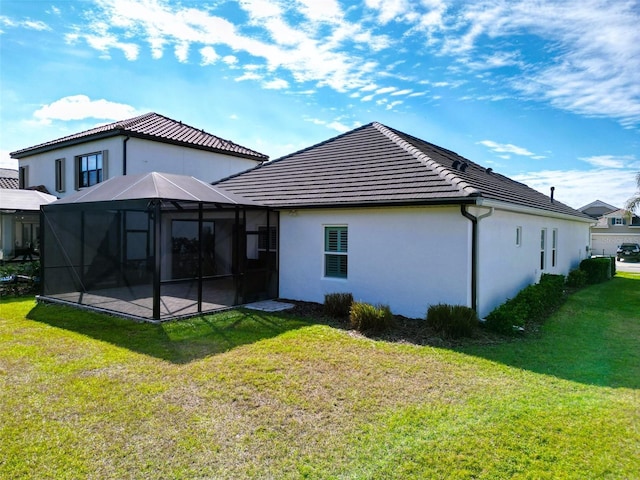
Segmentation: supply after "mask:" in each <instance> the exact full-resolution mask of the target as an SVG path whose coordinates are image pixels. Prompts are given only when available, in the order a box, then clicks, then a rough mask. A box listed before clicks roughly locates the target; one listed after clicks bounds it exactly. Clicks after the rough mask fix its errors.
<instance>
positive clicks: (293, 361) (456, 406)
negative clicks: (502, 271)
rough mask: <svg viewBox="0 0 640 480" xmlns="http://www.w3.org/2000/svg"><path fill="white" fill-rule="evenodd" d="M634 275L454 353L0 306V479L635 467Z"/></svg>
mask: <svg viewBox="0 0 640 480" xmlns="http://www.w3.org/2000/svg"><path fill="white" fill-rule="evenodd" d="M639 352H640V276H638V275H636V276H633V275H625V274H618V276H617V277H616V278H614V279H613V280H612V281H610V282H606V283H604V284H600V285H595V286H592V287H590V288H587V289H584V290H581V291H579V292H577V293H576V294H574V295H573V296H571V297H570V299H569V300H568V301H567V303H566V304H565V305H564V306H563V307H562V308H561V309H560V310H559V311H558V312H557V313H556V314H554V315H553V317H551V318H550V319H549V320H548V322H547V323H546V324H545V325H544V326H543V328H542V331H541V332H540V333H539V334H537V335H535V336H533V337H529V338H525V339H520V340H506V341H505V342H504V343H501V344H497V345H487V346H468V347H461V348H459V349H457V350H448V349H440V348H433V347H423V346H416V345H408V344H397V343H390V342H381V341H375V340H371V339H368V338H365V337H362V336H360V335H356V334H353V333H352V332H347V331H344V330H339V329H334V328H331V327H329V326H326V325H321V324H312V323H309V322H308V321H306V320H304V319H299V318H295V317H293V316H290V315H286V314H281V315H273V314H268V315H266V314H261V313H256V312H250V311H245V310H236V311H230V312H225V313H222V314H219V315H212V316H206V317H202V318H195V319H191V320H188V321H181V322H171V323H165V324H161V325H151V324H138V323H133V322H130V321H125V320H121V319H117V318H113V317H107V316H103V315H98V314H90V313H87V312H81V311H77V310H73V309H69V308H65V307H59V306H43V305H38V306H36V305H35V304H34V302H33V301H32V300H26V299H4V300H3V301H2V302H1V303H0V439H1V441H0V478H38V479H41V478H69V479H72V478H73V479H75V478H323V479H324V478H341V479H342V478H357V479H360V478H376V479H377V478H380V479H384V478H490V479H501V478H527V479H529V478H530V479H544V478H549V479H551V478H553V479H557V478H560V479H562V478H567V479H601V478H619V479H629V478H640V464H639V463H638V462H637V458H638V457H639V456H640V357H639Z"/></svg>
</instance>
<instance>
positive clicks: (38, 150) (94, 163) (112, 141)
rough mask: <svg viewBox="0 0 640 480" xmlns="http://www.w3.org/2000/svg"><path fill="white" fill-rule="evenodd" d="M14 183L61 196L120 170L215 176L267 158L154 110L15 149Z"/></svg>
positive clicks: (245, 167)
mask: <svg viewBox="0 0 640 480" xmlns="http://www.w3.org/2000/svg"><path fill="white" fill-rule="evenodd" d="M11 157H12V158H15V159H18V164H19V187H20V188H29V187H32V186H35V185H44V186H45V187H46V189H47V190H48V191H49V192H51V193H55V195H56V196H58V197H60V198H63V197H65V196H67V195H70V194H72V193H74V192H76V191H78V190H81V189H83V188H86V187H90V186H92V185H95V184H98V183H100V182H102V181H105V180H107V179H109V178H113V177H116V176H119V175H131V174H139V173H148V172H152V171H162V172H167V173H175V174H180V175H187V176H193V177H196V178H199V179H202V180H205V181H209V182H210V181H214V180H216V179H220V178H223V177H226V176H228V175H232V174H234V173H237V172H241V171H244V170H246V169H248V168H251V167H254V166H255V165H256V164H259V163H261V162H263V161H265V160H267V159H268V157H267V156H266V155H264V154H262V153H259V152H256V151H254V150H251V149H249V148H246V147H243V146H241V145H238V144H236V143H233V142H231V141H229V140H225V139H222V138H220V137H217V136H215V135H212V134H210V133H207V132H205V131H204V130H200V129H197V128H194V127H191V126H189V125H187V124H184V123H182V122H180V121H177V120H172V119H170V118H167V117H165V116H162V115H159V114H157V113H147V114H145V115H140V116H138V117H135V118H131V119H128V120H122V121H118V122H114V123H110V124H108V125H103V126H100V127H96V128H92V129H90V130H86V131H83V132H80V133H76V134H73V135H69V136H66V137H63V138H59V139H57V140H52V141H49V142H45V143H42V144H39V145H35V146H32V147H28V148H24V149H21V150H17V151H15V152H12V153H11Z"/></svg>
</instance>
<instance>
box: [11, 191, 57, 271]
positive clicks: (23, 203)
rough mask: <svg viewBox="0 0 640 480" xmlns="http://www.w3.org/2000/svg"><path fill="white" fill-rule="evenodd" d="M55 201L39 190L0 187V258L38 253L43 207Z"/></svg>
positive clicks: (23, 256) (25, 257) (19, 258)
mask: <svg viewBox="0 0 640 480" xmlns="http://www.w3.org/2000/svg"><path fill="white" fill-rule="evenodd" d="M55 200H57V198H56V197H54V196H53V195H49V194H46V193H42V192H39V191H37V190H19V189H17V188H10V189H0V260H2V261H11V260H23V259H24V260H26V259H30V258H34V257H37V256H38V255H39V251H40V245H39V238H40V206H41V205H47V204H49V203H51V202H54V201H55Z"/></svg>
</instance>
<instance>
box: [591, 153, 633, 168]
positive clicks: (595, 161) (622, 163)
mask: <svg viewBox="0 0 640 480" xmlns="http://www.w3.org/2000/svg"><path fill="white" fill-rule="evenodd" d="M580 160H582V161H584V162H587V163H588V164H590V165H593V166H594V167H605V168H628V167H631V168H633V165H634V162H635V157H634V156H633V155H623V156H615V155H596V156H593V157H581V158H580Z"/></svg>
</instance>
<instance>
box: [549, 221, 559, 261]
mask: <svg viewBox="0 0 640 480" xmlns="http://www.w3.org/2000/svg"><path fill="white" fill-rule="evenodd" d="M557 264H558V229H557V228H554V229H553V230H552V231H551V266H552V267H555V266H556V265H557Z"/></svg>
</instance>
